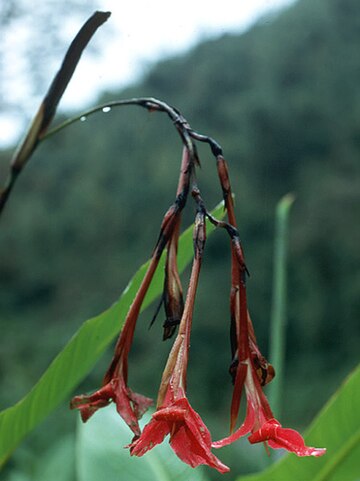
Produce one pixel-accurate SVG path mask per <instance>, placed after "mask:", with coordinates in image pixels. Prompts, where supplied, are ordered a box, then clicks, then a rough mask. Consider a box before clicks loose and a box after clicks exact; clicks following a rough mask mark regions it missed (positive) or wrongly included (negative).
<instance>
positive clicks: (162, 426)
mask: <svg viewBox="0 0 360 481" xmlns="http://www.w3.org/2000/svg"><path fill="white" fill-rule="evenodd" d="M167 434H169V425H168V423H167V422H166V421H158V420H156V419H154V418H153V419H152V420H151V421H150V422H149V423H148V424H147V425H146V426H145V427H144V429H143V432H142V433H141V436H140V437H139V438H138V439H136V440H135V441H133V442H132V443H131V444H130V445H129V446H128V447H129V449H130V454H131V456H143V455H144V454H145V453H146V452H147V451H149V450H150V449H152V448H153V447H154V446H156V445H157V444H160V443H162V442H163V440H164V438H165V436H166V435H167Z"/></svg>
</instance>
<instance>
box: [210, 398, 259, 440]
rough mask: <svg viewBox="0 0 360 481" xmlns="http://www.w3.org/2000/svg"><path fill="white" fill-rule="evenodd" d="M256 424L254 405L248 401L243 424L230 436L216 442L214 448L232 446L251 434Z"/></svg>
mask: <svg viewBox="0 0 360 481" xmlns="http://www.w3.org/2000/svg"><path fill="white" fill-rule="evenodd" d="M254 423H255V409H254V406H253V405H252V403H250V402H249V401H248V406H247V411H246V417H245V421H244V422H243V424H242V425H241V426H240V427H239V428H238V429H237V430H236V431H235V432H234V433H233V434H231V435H230V436H228V437H226V438H223V439H220V440H219V441H214V442H213V443H212V447H213V448H216V449H217V448H222V447H223V446H227V445H228V444H231V443H233V442H234V441H237V440H238V439H239V438H241V437H242V436H245V434H247V433H249V432H250V431H251V430H252V428H253V426H254Z"/></svg>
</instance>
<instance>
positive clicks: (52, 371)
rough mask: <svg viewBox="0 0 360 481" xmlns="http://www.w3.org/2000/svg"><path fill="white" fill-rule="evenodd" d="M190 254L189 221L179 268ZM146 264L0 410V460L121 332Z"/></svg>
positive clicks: (157, 285) (154, 291)
mask: <svg viewBox="0 0 360 481" xmlns="http://www.w3.org/2000/svg"><path fill="white" fill-rule="evenodd" d="M213 214H214V215H215V216H217V217H221V216H223V215H224V209H223V204H222V203H221V204H219V205H218V206H217V207H216V208H215V210H214V212H213ZM213 230H214V227H213V226H212V225H211V224H209V223H208V224H207V232H208V234H210V233H211V232H212V231H213ZM192 255H193V247H192V227H189V228H188V229H187V230H186V231H185V232H184V233H183V234H182V235H181V238H180V241H179V270H180V271H183V270H184V268H185V267H186V265H187V264H188V263H189V262H190V260H191V258H192ZM147 266H148V263H146V264H144V265H143V266H142V267H140V269H139V270H138V271H137V273H136V274H135V276H134V277H133V278H132V280H131V281H130V282H129V284H128V286H127V287H126V289H125V290H124V292H123V293H122V295H121V297H120V299H119V300H118V301H117V302H115V304H113V305H112V306H111V307H110V308H109V309H107V310H106V311H105V312H103V313H102V314H100V315H98V316H96V317H93V318H92V319H89V320H87V321H86V322H85V323H84V324H83V325H82V326H81V327H80V329H79V330H78V331H77V332H76V334H75V335H74V337H73V338H72V339H71V340H70V341H69V343H68V344H67V345H66V346H65V348H64V349H63V350H62V351H61V352H60V353H59V354H58V356H57V357H56V358H55V359H54V361H53V362H52V363H51V364H50V366H49V367H48V369H47V370H46V371H45V373H44V374H43V376H42V377H41V378H40V380H39V381H38V382H37V384H35V386H34V387H33V388H32V390H31V391H30V392H29V393H28V394H27V395H26V396H25V397H24V398H23V399H22V400H21V401H19V402H18V403H17V404H15V405H14V406H12V407H10V408H8V409H5V410H4V411H2V412H1V413H0V466H1V465H2V464H3V463H4V462H5V461H6V459H7V458H8V457H9V455H10V454H11V453H12V451H13V450H14V449H15V448H16V446H17V445H18V444H19V443H20V441H21V440H22V439H23V438H24V437H25V436H26V435H27V434H28V433H30V432H31V431H32V430H33V429H34V428H35V427H36V426H37V425H38V424H39V423H40V422H41V421H43V420H44V419H45V418H46V417H47V416H48V415H49V414H50V413H51V412H52V411H53V410H54V409H55V408H56V407H57V406H58V405H59V404H60V403H62V402H63V401H64V400H66V399H68V398H69V395H70V393H71V391H72V390H73V389H74V388H75V387H76V386H77V384H79V382H80V381H81V380H82V379H83V378H84V377H85V376H86V374H87V373H88V372H89V371H90V370H91V369H92V367H93V366H94V364H95V363H96V361H97V360H98V359H99V358H100V356H101V354H102V353H103V352H104V350H105V349H106V347H107V346H108V345H109V344H110V342H111V341H112V340H113V339H114V338H115V336H116V335H117V334H118V333H119V331H120V328H121V326H122V324H123V322H124V319H125V316H126V313H127V311H128V309H129V307H130V305H131V303H132V300H133V298H134V296H135V294H136V292H137V290H138V288H139V285H140V283H141V281H142V279H143V276H144V274H145V271H146V268H147ZM163 267H164V256H163V258H162V259H161V261H160V264H159V267H158V269H157V272H156V274H155V276H154V279H153V282H152V285H151V287H150V289H149V291H148V294H147V296H146V297H145V300H144V303H143V309H145V308H146V307H147V306H148V305H149V304H150V303H151V302H152V301H153V300H154V299H155V298H156V297H157V296H159V295H160V294H161V292H162V288H163V271H164V269H163Z"/></svg>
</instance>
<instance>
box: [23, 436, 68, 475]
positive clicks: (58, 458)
mask: <svg viewBox="0 0 360 481" xmlns="http://www.w3.org/2000/svg"><path fill="white" fill-rule="evenodd" d="M74 472H75V440H74V436H73V435H67V436H65V437H63V438H61V439H60V440H59V441H58V442H57V443H56V444H55V445H54V446H51V447H50V448H49V449H48V450H47V451H46V452H45V453H44V454H42V456H41V457H40V458H39V459H38V461H37V464H36V469H35V473H34V475H33V476H32V477H31V479H32V480H33V481H49V480H53V481H72V480H73V479H74V476H75V475H74Z"/></svg>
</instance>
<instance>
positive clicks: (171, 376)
mask: <svg viewBox="0 0 360 481" xmlns="http://www.w3.org/2000/svg"><path fill="white" fill-rule="evenodd" d="M205 237H206V233H205V217H204V213H203V212H200V213H198V214H197V216H196V220H195V228H194V247H195V258H194V262H193V267H192V271H191V277H190V282H189V288H188V291H187V296H186V302H185V307H184V312H183V316H182V319H181V323H180V326H179V332H178V335H177V337H176V339H175V342H174V345H173V347H172V349H171V352H170V355H169V358H168V361H167V364H166V366H165V370H164V373H163V376H162V380H161V384H160V389H159V395H158V408H157V410H156V412H155V413H154V414H153V416H152V419H151V421H150V422H149V424H147V425H146V426H145V428H144V430H143V432H142V434H141V436H140V437H138V438H135V439H134V441H133V442H132V444H130V446H129V448H130V453H131V454H132V455H135V456H142V455H144V454H145V453H146V452H147V451H149V450H150V449H152V448H153V447H154V446H155V445H156V444H159V443H161V442H162V441H163V440H164V438H165V436H167V435H168V434H169V435H170V446H171V447H172V449H173V450H174V452H175V453H176V455H177V456H178V457H179V458H180V459H181V460H182V461H184V462H185V463H187V464H189V465H190V466H192V467H193V468H194V467H196V466H199V465H200V464H206V465H208V466H210V467H212V468H215V469H217V470H218V471H219V472H221V473H225V472H227V471H229V468H228V467H227V466H225V465H224V464H223V463H222V462H221V461H220V460H219V459H218V458H217V457H216V456H214V454H213V453H212V452H211V435H210V433H209V430H208V429H207V427H206V426H205V424H204V422H203V421H202V419H201V418H200V416H199V414H198V413H196V412H195V411H194V409H193V408H192V407H191V406H190V404H189V401H188V399H187V398H186V395H185V392H186V371H187V364H188V355H189V346H190V331H191V324H192V316H193V309H194V302H195V294H196V289H197V284H198V279H199V273H200V266H201V260H202V253H203V249H204V244H205Z"/></svg>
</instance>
